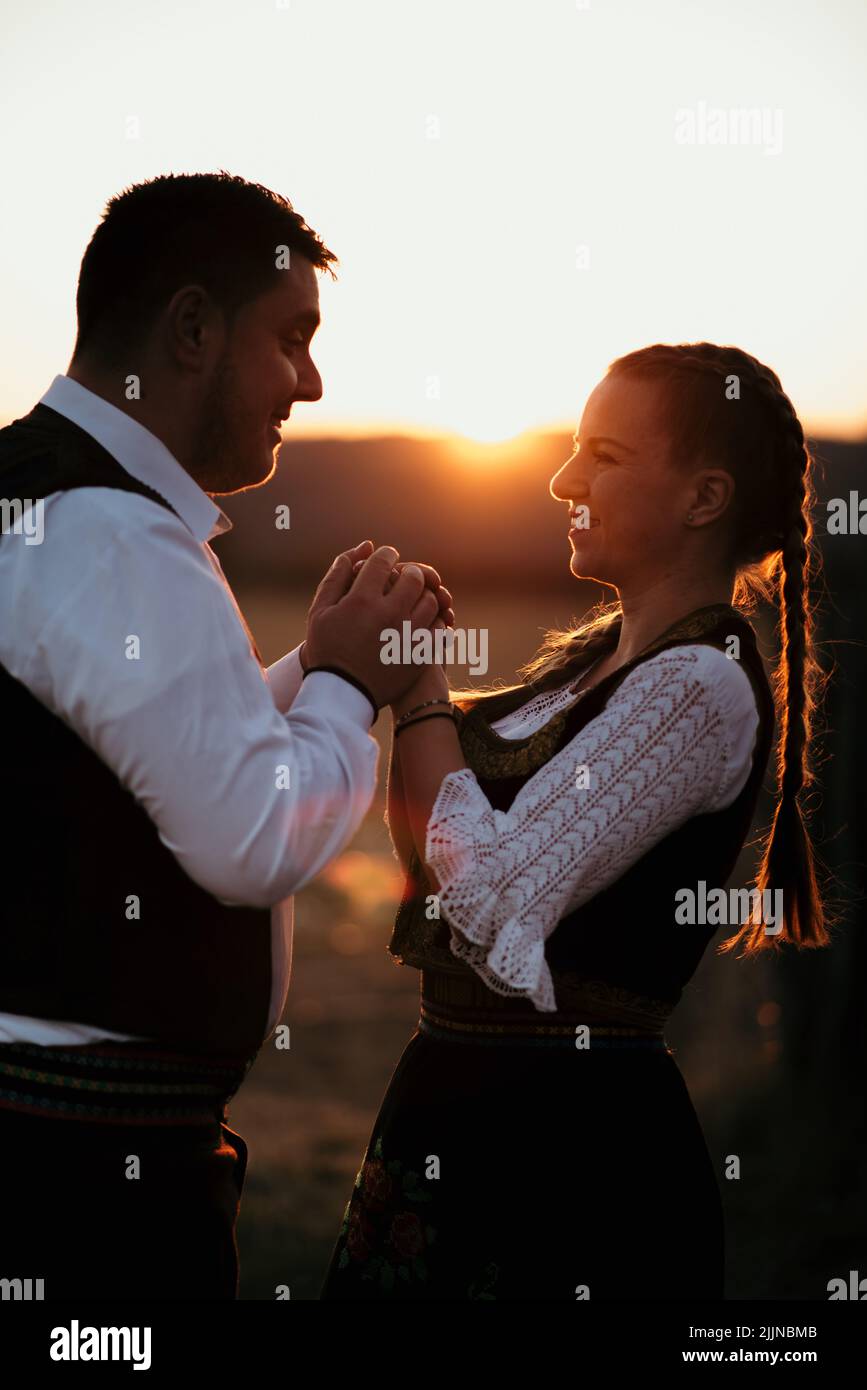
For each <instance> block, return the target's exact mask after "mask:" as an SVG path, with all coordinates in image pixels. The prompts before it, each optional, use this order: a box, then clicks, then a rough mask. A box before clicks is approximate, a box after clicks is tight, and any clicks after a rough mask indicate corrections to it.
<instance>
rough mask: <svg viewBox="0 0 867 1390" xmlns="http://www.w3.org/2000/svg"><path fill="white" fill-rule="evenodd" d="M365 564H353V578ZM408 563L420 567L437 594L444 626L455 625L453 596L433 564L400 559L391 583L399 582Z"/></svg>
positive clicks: (432, 590) (357, 562) (428, 583)
mask: <svg viewBox="0 0 867 1390" xmlns="http://www.w3.org/2000/svg"><path fill="white" fill-rule="evenodd" d="M349 553H350V552H349V551H347V554H349ZM363 564H364V561H363V560H356V561H355V563H354V565H353V566H352V573H353V578H354V577H355V575H356V574H358V571H359V570H360V569H361V566H362V565H363ZM407 565H415V567H416V569H420V570H421V572H422V574H423V576H424V582H425V584H426V585H427V587H428V588H429V589H430V590H431V592H432V593H434V594H436V596H437V602H438V603H439V607H440V611H439V617H440V618H441V619H442V623H443V626H444V627H454V625H455V610H454V608H453V607H452V602H453V600H452V596H451V594H450V593H449V591H448V589H447V588H446V587H445V585H444V584H443V582H442V580H441V579H440V577H439V575H438V573H437V571H436V570H435V569H434V567H433V565H423V564H422V563H421V561H420V560H399V561H398V562H397V564H396V565H395V567H394V569H393V570H392V572H391V574H390V576H389V585H390V586H393V585H394V584H396V583H397V578H398V575H399V574H400V573H401V571H402V570H404V569H406V567H407Z"/></svg>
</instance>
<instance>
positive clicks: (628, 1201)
mask: <svg viewBox="0 0 867 1390" xmlns="http://www.w3.org/2000/svg"><path fill="white" fill-rule="evenodd" d="M723 1264H724V1252H723V1217H722V1203H721V1199H720V1192H719V1187H718V1185H717V1180H716V1177H715V1175H714V1170H713V1166H712V1164H711V1160H710V1156H709V1154H708V1150H707V1146H706V1144H705V1140H704V1136H703V1134H702V1132H701V1128H700V1125H699V1122H698V1117H697V1116H696V1113H695V1110H694V1108H693V1105H692V1102H691V1100H690V1098H689V1094H688V1092H687V1089H686V1084H685V1082H684V1080H683V1077H682V1075H681V1073H680V1071H679V1069H678V1067H677V1065H676V1064H675V1061H674V1058H673V1056H672V1055H671V1053H670V1052H668V1051H667V1050H659V1051H653V1050H651V1049H646V1048H645V1049H642V1048H634V1049H627V1048H622V1049H619V1050H618V1049H617V1048H608V1049H606V1048H602V1047H598V1048H597V1047H593V1046H592V1045H591V1047H590V1048H589V1049H588V1050H586V1051H581V1050H579V1049H577V1048H575V1047H574V1046H573V1047H565V1048H564V1047H559V1048H554V1047H551V1048H546V1047H544V1046H538V1045H534V1044H532V1043H527V1042H524V1043H521V1044H516V1043H515V1042H514V1041H510V1042H506V1043H500V1042H496V1043H491V1042H485V1043H477V1042H466V1041H460V1042H454V1041H451V1040H448V1041H443V1040H441V1039H440V1038H438V1037H432V1036H430V1035H428V1034H427V1033H425V1032H421V1031H416V1032H415V1033H414V1034H413V1036H412V1037H411V1039H410V1041H409V1043H408V1044H407V1046H406V1048H405V1050H404V1053H403V1056H402V1057H401V1059H400V1061H399V1063H398V1065H397V1068H396V1069H395V1072H394V1075H393V1076H392V1079H391V1082H390V1084H389V1086H388V1090H387V1091H386V1094H385V1097H384V1099H383V1102H382V1105H381V1107H380V1111H379V1115H378V1116H377V1120H376V1123H375V1125H374V1129H373V1133H372V1135H371V1138H370V1142H369V1145H368V1148H367V1152H366V1154H365V1156H364V1160H363V1162H362V1165H361V1169H360V1171H359V1173H358V1176H357V1178H356V1180H355V1187H354V1189H353V1192H352V1195H351V1197H350V1199H349V1202H348V1204H347V1207H346V1212H345V1215H344V1220H343V1226H342V1228H341V1231H340V1234H339V1237H338V1240H337V1244H336V1247H335V1250H334V1253H333V1256H332V1258H331V1263H330V1265H329V1268H328V1273H327V1275H326V1278H325V1283H324V1286H323V1289H322V1293H321V1295H320V1296H321V1297H322V1298H324V1299H361V1300H367V1299H457V1300H464V1299H489V1300H490V1299H533V1300H543V1301H561V1300H562V1301H569V1302H574V1301H575V1300H576V1299H585V1298H589V1299H591V1300H592V1299H609V1300H610V1299H639V1300H644V1299H695V1298H708V1299H721V1298H722V1297H723Z"/></svg>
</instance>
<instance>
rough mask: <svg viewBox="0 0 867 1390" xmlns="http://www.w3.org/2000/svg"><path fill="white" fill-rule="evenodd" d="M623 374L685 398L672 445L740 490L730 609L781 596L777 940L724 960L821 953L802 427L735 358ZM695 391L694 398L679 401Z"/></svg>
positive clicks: (665, 361)
mask: <svg viewBox="0 0 867 1390" xmlns="http://www.w3.org/2000/svg"><path fill="white" fill-rule="evenodd" d="M623 370H632V371H638V372H639V373H643V374H646V375H648V376H650V377H651V379H656V380H658V381H659V380H662V382H663V383H664V384H666V385H668V386H669V388H678V387H679V388H680V391H681V393H682V395H683V396H684V397H685V398H686V402H685V404H684V403H682V411H683V415H684V417H685V419H684V424H683V428H682V430H681V438H680V440H679V444H680V448H681V450H682V453H683V456H685V457H687V458H693V459H694V458H697V457H701V456H703V455H705V456H710V457H713V458H715V459H717V460H720V461H721V462H722V463H723V464H724V465H725V466H726V467H727V468H728V469H729V470H730V471H731V473H732V475H733V476H734V478H735V483H736V496H735V544H734V551H733V558H734V560H735V563H736V565H737V567H738V575H737V582H736V591H735V602H736V604H737V603H738V602H740V603H741V605H742V606H743V607H747V606H748V605H749V604H750V603H751V602H754V601H755V598H756V597H757V596H759V595H761V596H762V597H765V598H770V597H772V594H773V581H774V579H776V580H777V582H778V587H779V594H780V599H779V602H780V620H779V636H780V659H779V663H778V665H777V667H776V669H775V671H774V673H773V688H774V696H775V700H776V704H777V709H778V714H779V718H780V726H781V727H780V739H779V743H778V748H777V783H778V798H779V799H778V802H777V806H776V808H775V811H774V817H773V821H772V824H771V827H770V830H769V831H768V832H767V835H766V836H765V838H764V841H763V851H762V857H761V862H760V865H759V869H758V872H757V876H756V888H757V889H758V890H759V891H760V892H762V891H764V890H766V889H770V890H772V891H773V890H774V889H777V888H779V889H782V892H783V930H782V931H781V932H780V933H778V934H777V935H774V936H769V935H768V933H767V932H766V931H765V928H764V925H763V923H761V922H757V923H748V924H747V925H746V926H744V927H742V928H741V930H740V931H738V932H737V933H736V934H735V935H734V936H732V937H730V938H728V939H727V940H726V941H724V942H723V943H722V945H721V946H720V948H719V949H720V950H721V951H728V950H732V949H733V948H734V947H735V946H736V945H737V944H738V943H743V945H744V950H745V953H747V954H753V953H756V952H758V951H760V950H762V949H765V948H767V947H773V948H779V946H780V945H781V944H782V942H784V941H787V942H791V943H793V944H795V945H797V946H824V945H827V943H828V941H829V939H830V938H829V936H828V932H827V930H826V926H825V923H826V920H828V919H827V914H826V911H825V908H824V905H823V902H822V894H821V892H820V889H819V885H818V881H817V878H816V860H817V857H816V854H815V851H814V848H813V845H812V841H811V839H810V835H809V833H808V831H807V828H806V824H805V820H804V814H803V810H802V805H801V798H802V794H803V793H804V792H805V791H806V789H807V788H808V787H809V786H810V785H811V783H812V782H813V780H814V774H813V769H812V766H811V762H810V756H809V754H810V737H811V733H812V730H813V720H814V713H815V710H816V706H817V704H818V698H819V692H820V690H821V687H822V686H823V684H824V682H825V680H826V679H827V677H826V676H825V673H824V672H823V671H822V669H821V667H820V666H819V663H818V661H817V660H816V655H815V645H814V641H813V626H814V624H813V611H812V607H811V603H810V588H811V581H812V579H813V576H814V569H815V550H814V547H813V545H812V536H813V529H812V524H811V515H812V509H813V504H814V494H813V490H812V482H811V469H812V459H811V456H810V453H809V450H808V449H807V446H806V442H805V439H804V431H803V428H802V426H801V422H800V420H799V419H798V416H797V414H796V412H795V409H794V407H793V405H792V403H791V401H790V400H789V397H788V396H787V395H786V393H785V392H784V390H783V388H782V386H781V384H780V381H779V378H778V377H777V375H776V374H775V373H774V372H773V371H771V369H770V368H769V367H767V366H765V365H764V363H762V362H759V361H758V359H757V358H755V357H751V356H750V355H749V354H748V353H745V352H742V351H741V349H740V348H734V347H719V346H717V344H715V343H690V344H683V345H673V346H669V345H666V344H658V345H657V346H655V347H651V348H645V349H642V350H641V351H639V352H637V353H632V354H630V355H629V356H628V357H625V358H620V359H619V360H618V361H617V362H615V363H614V364H612V371H623ZM690 379H692V388H693V389H692V390H691V391H690V390H689V388H688V387H687V389H686V390H684V387H685V386H686V384H687V382H689V381H690ZM733 379H737V382H738V387H739V394H738V395H737V396H735V397H734V399H736V400H737V401H738V402H739V403H740V405H739V407H737V408H735V409H734V410H733V409H732V404H731V401H730V400H728V399H727V398H726V396H725V394H724V392H723V391H722V389H721V384H722V382H724V381H725V382H728V381H730V380H733ZM674 413H675V414H676V413H677V412H676V411H675V412H674ZM675 433H676V430H675ZM781 500H782V506H781V505H780V502H781Z"/></svg>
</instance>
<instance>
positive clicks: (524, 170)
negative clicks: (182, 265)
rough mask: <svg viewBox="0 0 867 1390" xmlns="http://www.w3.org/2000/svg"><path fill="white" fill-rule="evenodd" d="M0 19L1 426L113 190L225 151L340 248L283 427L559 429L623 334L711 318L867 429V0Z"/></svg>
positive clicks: (155, 10)
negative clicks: (313, 388)
mask: <svg viewBox="0 0 867 1390" xmlns="http://www.w3.org/2000/svg"><path fill="white" fill-rule="evenodd" d="M0 23H2V45H0V128H2V130H3V171H4V178H3V208H2V214H3V215H2V224H3V243H2V245H3V255H2V259H0V277H2V281H0V300H2V304H3V309H4V316H3V322H4V331H3V334H2V343H0V352H2V359H0V365H2V370H0V421H6V420H8V419H11V418H13V417H14V416H16V415H18V414H22V413H24V412H25V411H26V410H28V409H29V408H30V407H31V405H32V404H33V403H34V402H35V400H36V399H38V397H39V396H40V395H41V394H42V392H43V391H44V390H45V388H46V387H47V386H48V384H49V383H50V381H51V379H52V377H53V376H54V374H55V373H56V372H60V371H64V370H65V369H66V366H67V364H68V361H69V356H70V352H71V349H72V343H73V338H74V324H75V319H74V292H75V283H76V278H77V273H78V266H79V262H80V259H81V255H82V252H83V250H84V247H85V245H86V243H87V241H88V239H89V237H90V235H91V233H92V231H93V229H94V227H95V225H96V223H97V221H98V220H99V216H100V213H101V210H102V207H103V205H104V203H105V201H106V200H107V199H108V198H109V197H110V196H112V195H113V194H114V193H116V192H118V191H119V190H120V189H121V188H123V187H124V186H126V185H127V184H129V183H134V182H137V181H139V180H141V179H143V178H147V177H151V176H153V175H155V174H158V173H165V172H187V171H202V170H211V169H219V168H225V169H227V170H229V171H230V172H232V173H239V174H242V175H244V176H245V177H247V178H250V179H254V180H257V181H259V182H262V183H265V184H267V185H268V186H270V187H271V188H274V189H276V190H278V191H279V192H281V193H283V194H285V195H286V196H288V197H289V198H290V199H291V200H292V201H293V203H294V204H295V206H296V207H297V208H298V209H299V211H301V212H302V213H303V215H304V216H305V217H306V218H307V219H308V221H309V222H310V223H311V224H312V225H313V226H314V227H315V228H316V229H317V231H319V232H320V233H321V235H322V236H323V238H324V239H325V240H326V241H327V243H328V244H329V245H330V246H332V247H333V249H334V250H335V251H336V252H337V254H338V255H339V257H340V259H341V267H340V272H339V279H338V281H337V283H336V284H333V285H332V284H331V283H330V282H329V281H327V280H324V281H323V283H322V305H323V316H324V317H323V326H322V328H321V330H320V333H319V335H318V336H317V339H316V340H315V341H316V343H317V344H318V352H317V353H314V356H315V357H316V360H317V361H318V364H319V366H320V369H321V371H322V374H323V378H324V382H325V395H324V398H323V400H322V401H321V402H319V403H318V404H316V405H304V406H301V407H299V408H298V409H297V411H295V412H294V413H293V420H292V425H291V430H292V432H296V431H302V432H305V431H308V430H310V431H314V432H329V433H343V432H347V431H349V430H355V429H363V430H377V431H378V430H383V429H385V430H388V431H395V430H401V429H409V430H416V429H423V430H445V431H453V432H456V433H458V434H463V435H465V436H467V437H468V438H470V439H474V440H479V441H498V440H505V439H508V438H511V437H513V436H515V435H517V434H520V433H521V432H522V431H524V430H527V429H531V428H537V427H557V428H559V427H561V426H562V427H564V428H570V429H571V428H573V427H574V424H575V422H576V419H577V417H578V415H579V414H580V409H581V406H582V403H583V400H584V398H585V396H586V394H587V392H588V391H589V390H590V388H591V387H592V386H593V384H594V382H595V381H596V380H597V379H598V377H599V375H600V374H601V373H602V371H603V370H604V368H605V366H606V364H607V362H608V361H609V360H610V359H611V358H612V357H614V356H617V355H618V354H620V353H622V352H625V351H628V350H630V349H632V348H635V347H638V346H640V345H643V344H645V343H648V342H651V341H656V340H666V341H679V340H685V339H694V338H709V339H713V340H716V341H721V342H733V343H736V344H738V345H739V346H741V347H743V348H745V349H747V350H748V351H749V352H752V353H755V354H756V355H757V356H759V357H761V358H762V359H763V360H765V361H767V362H768V363H769V364H770V365H771V366H773V367H774V369H775V370H776V371H778V373H779V374H780V376H781V378H782V381H783V385H784V387H785V388H786V389H787V390H788V392H789V394H790V395H791V396H792V398H793V400H794V402H795V405H796V407H797V408H798V410H799V411H800V413H801V415H802V416H803V418H804V419H805V420H806V421H807V424H808V427H809V428H810V429H811V430H812V431H814V432H816V433H819V432H824V433H828V434H834V435H841V436H853V437H856V436H857V437H863V436H864V435H865V434H867V403H865V393H864V384H865V380H867V351H865V324H867V276H865V274H864V254H865V246H867V179H865V176H864V174H865V160H864V151H865V148H867V99H865V94H864V93H865V82H864V68H865V50H867V6H865V5H864V4H863V3H862V0H823V3H822V4H821V5H816V4H812V3H806V0H726V2H725V3H723V2H722V0H708V2H707V3H702V4H700V5H696V4H694V3H691V2H690V0H656V2H655V3H648V2H647V0H619V2H618V0H590V3H589V4H587V3H584V2H582V0H579V2H578V3H576V0H526V2H525V0H437V3H431V2H429V3H418V2H416V0H366V3H363V4H360V3H358V2H357V0H288V3H275V0H261V2H258V0H253V2H252V3H249V2H247V3H245V2H244V0H209V3H207V4H205V3H191V4H183V5H182V4H180V3H179V2H178V0H149V3H148V4H141V3H135V4H132V3H130V0H81V3H76V4H68V3H60V2H59V0H58V2H57V3H44V0H6V3H5V5H4V12H3V19H2V22H0ZM738 112H741V113H744V112H753V113H754V115H752V116H749V117H747V116H739V115H738Z"/></svg>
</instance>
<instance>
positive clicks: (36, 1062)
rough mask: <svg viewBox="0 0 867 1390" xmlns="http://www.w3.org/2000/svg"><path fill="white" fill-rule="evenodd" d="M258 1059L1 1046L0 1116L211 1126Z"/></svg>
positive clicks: (154, 1050) (110, 1047) (121, 1046)
mask: <svg viewBox="0 0 867 1390" xmlns="http://www.w3.org/2000/svg"><path fill="white" fill-rule="evenodd" d="M256 1056H258V1052H257V1053H254V1055H253V1056H252V1057H249V1058H247V1059H246V1060H243V1059H238V1058H219V1057H212V1056H207V1055H202V1056H190V1055H187V1054H184V1053H178V1052H170V1051H166V1050H164V1049H162V1048H160V1047H159V1046H158V1045H154V1046H153V1047H148V1046H147V1045H142V1044H141V1043H117V1042H115V1043H109V1042H105V1043H88V1044H86V1045H84V1046H81V1047H74V1046H63V1047H43V1046H41V1045H39V1044H36V1043H21V1042H15V1043H0V1111H3V1110H7V1111H8V1110H13V1111H17V1112H19V1113H25V1114H29V1115H40V1116H44V1117H48V1118H54V1119H67V1120H83V1121H86V1122H94V1123H97V1124H99V1123H103V1124H124V1125H130V1124H132V1125H136V1124H141V1125H197V1124H199V1125H201V1124H213V1123H214V1121H215V1120H216V1121H219V1120H220V1119H221V1118H222V1115H223V1113H224V1110H225V1106H226V1103H227V1102H228V1100H229V1099H230V1098H231V1097H232V1096H233V1095H234V1094H235V1092H236V1091H237V1089H238V1087H239V1086H240V1085H241V1082H242V1081H243V1080H244V1077H245V1076H246V1075H247V1072H248V1071H249V1070H250V1067H251V1066H252V1065H253V1062H254V1061H255V1060H256Z"/></svg>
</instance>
